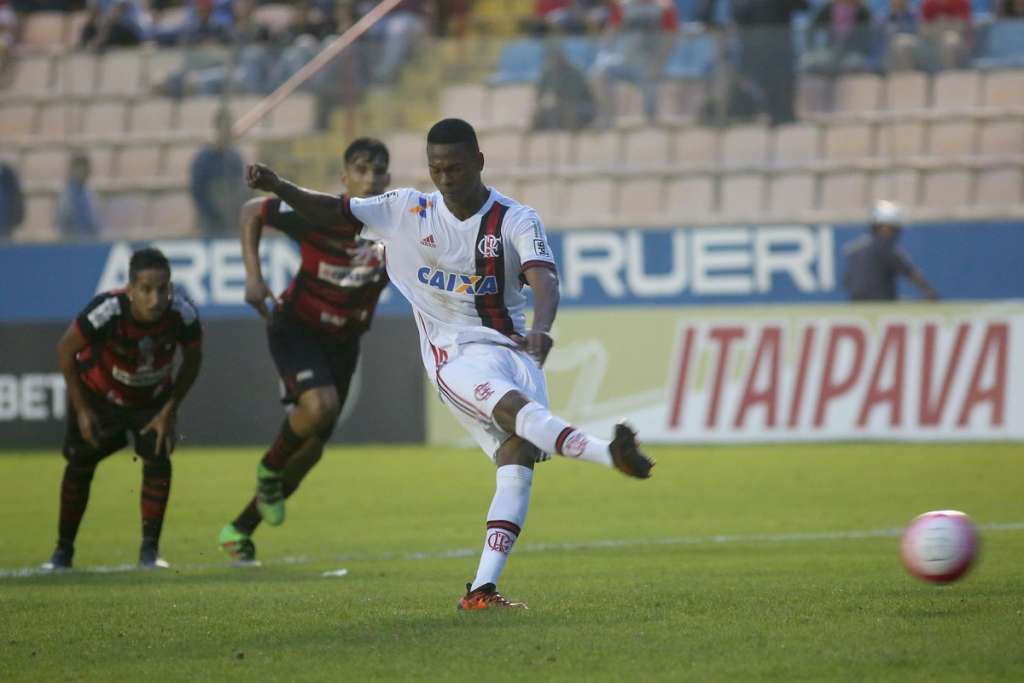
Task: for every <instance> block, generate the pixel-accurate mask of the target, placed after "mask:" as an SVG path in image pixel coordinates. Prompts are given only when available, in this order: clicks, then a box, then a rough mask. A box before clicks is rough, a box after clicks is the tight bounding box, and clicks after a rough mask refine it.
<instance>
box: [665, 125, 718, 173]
mask: <svg viewBox="0 0 1024 683" xmlns="http://www.w3.org/2000/svg"><path fill="white" fill-rule="evenodd" d="M675 138H676V139H675V145H674V147H675V157H676V158H675V162H674V165H675V166H677V167H680V168H692V167H705V166H717V165H718V155H719V147H720V144H719V134H718V131H717V130H715V129H713V128H684V129H682V130H680V131H679V132H678V133H676V135H675Z"/></svg>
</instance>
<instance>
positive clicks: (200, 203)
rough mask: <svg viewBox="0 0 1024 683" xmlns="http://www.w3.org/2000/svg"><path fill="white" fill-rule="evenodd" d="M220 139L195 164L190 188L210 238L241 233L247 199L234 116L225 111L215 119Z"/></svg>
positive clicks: (201, 224) (199, 153)
mask: <svg viewBox="0 0 1024 683" xmlns="http://www.w3.org/2000/svg"><path fill="white" fill-rule="evenodd" d="M214 125H215V126H216V129H217V132H216V138H215V139H214V142H213V144H212V145H207V146H205V147H203V148H202V149H201V150H199V152H198V153H197V154H196V157H195V159H193V160H192V168H191V180H190V183H189V188H190V191H191V193H192V201H193V202H194V203H195V206H196V215H197V216H198V218H199V228H200V230H202V231H203V233H205V234H206V235H208V236H216V235H226V234H232V233H234V232H237V230H238V212H239V210H240V209H241V208H242V204H244V203H245V200H246V198H247V194H248V192H247V190H246V189H245V180H244V171H245V163H244V162H243V160H242V155H241V154H239V153H238V151H237V150H236V149H235V147H234V140H233V136H232V132H231V113H230V112H229V111H228V110H227V109H221V110H220V111H218V112H217V114H216V116H215V117H214Z"/></svg>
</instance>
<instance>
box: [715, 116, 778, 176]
mask: <svg viewBox="0 0 1024 683" xmlns="http://www.w3.org/2000/svg"><path fill="white" fill-rule="evenodd" d="M768 142H769V136H768V129H767V128H765V127H764V126H734V127H732V128H728V129H726V130H725V132H723V133H722V156H721V163H722V165H723V166H729V167H748V168H760V167H762V166H764V165H765V163H766V162H767V160H768Z"/></svg>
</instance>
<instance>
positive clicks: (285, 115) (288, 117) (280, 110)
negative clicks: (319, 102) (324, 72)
mask: <svg viewBox="0 0 1024 683" xmlns="http://www.w3.org/2000/svg"><path fill="white" fill-rule="evenodd" d="M244 103H248V104H255V100H254V99H248V98H247V99H246V100H244ZM239 104H243V101H240V102H239ZM232 109H234V106H232ZM239 109H242V107H239ZM242 113H244V112H243V111H238V114H237V115H239V116H240V115H241V114H242ZM315 128H316V98H315V97H314V96H313V95H312V94H310V93H301V92H298V93H292V94H291V95H289V96H288V97H287V98H285V100H284V101H283V102H281V104H279V105H277V107H276V108H275V109H274V110H273V111H272V112H270V129H271V130H273V131H274V132H275V133H285V134H295V133H309V132H310V131H312V130H314V129H315Z"/></svg>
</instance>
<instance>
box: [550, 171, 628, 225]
mask: <svg viewBox="0 0 1024 683" xmlns="http://www.w3.org/2000/svg"><path fill="white" fill-rule="evenodd" d="M614 206H615V182H614V181H613V180H612V179H611V178H610V177H601V178H581V179H578V180H574V181H570V182H569V183H568V187H567V188H566V193H565V205H564V207H563V208H562V212H561V220H560V222H559V224H560V225H564V226H566V227H573V228H577V227H579V228H587V227H605V226H609V225H611V224H612V223H613V222H614V215H613V209H614ZM541 217H542V218H543V214H542V215H541Z"/></svg>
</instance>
